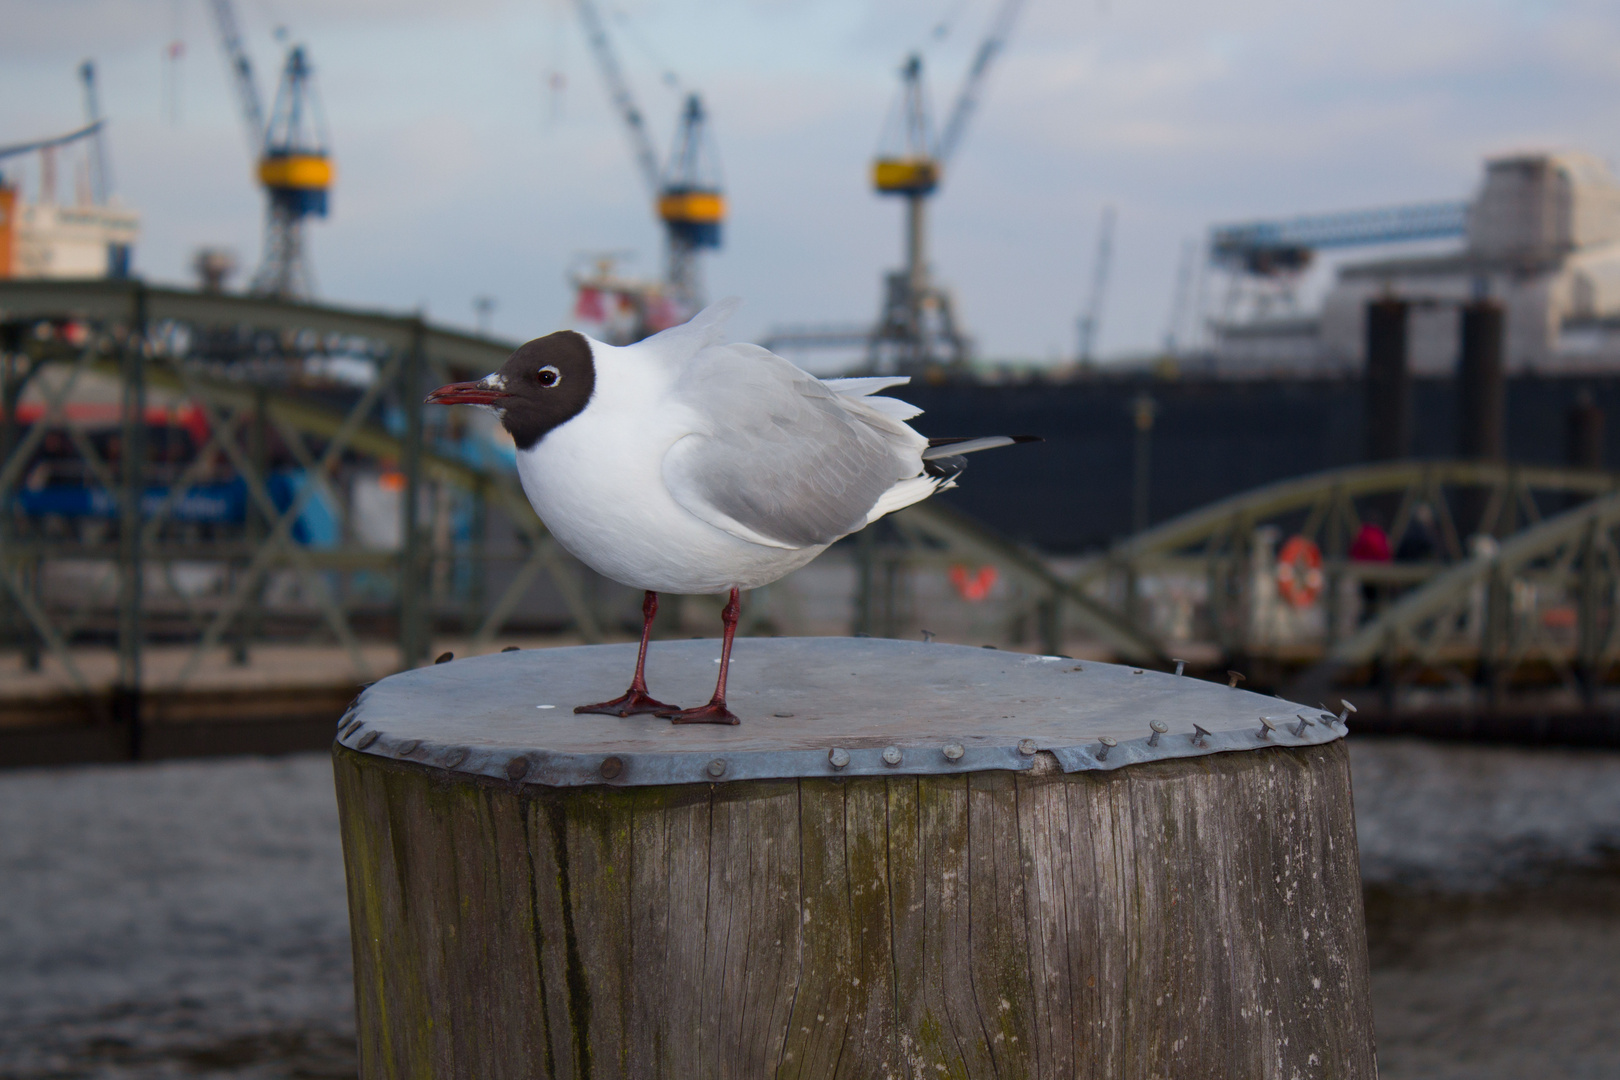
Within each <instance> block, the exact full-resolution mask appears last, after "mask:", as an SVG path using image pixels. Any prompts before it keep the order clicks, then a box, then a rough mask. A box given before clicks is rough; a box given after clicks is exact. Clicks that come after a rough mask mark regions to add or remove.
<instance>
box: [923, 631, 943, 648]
mask: <svg viewBox="0 0 1620 1080" xmlns="http://www.w3.org/2000/svg"><path fill="white" fill-rule="evenodd" d="M938 636H939V635H938V634H936V633H934V632H933V631H932V630H924V631H923V632H922V639H923V644H924V645H926V644H928V643H929V642H930V641H933V640H934V639H935V638H936V637H938Z"/></svg>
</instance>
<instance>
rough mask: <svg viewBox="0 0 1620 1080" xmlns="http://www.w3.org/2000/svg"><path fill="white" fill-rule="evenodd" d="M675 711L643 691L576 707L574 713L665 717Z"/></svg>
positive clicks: (630, 691) (672, 706)
mask: <svg viewBox="0 0 1620 1080" xmlns="http://www.w3.org/2000/svg"><path fill="white" fill-rule="evenodd" d="M674 711H675V706H674V705H665V704H664V703H663V702H662V701H658V700H656V699H654V698H652V697H649V696H648V695H647V692H646V691H645V690H635V689H631V690H627V691H625V693H624V695H623V696H622V697H616V698H614V699H613V700H612V701H603V702H599V703H598V704H596V705H576V706H574V712H576V713H600V714H601V715H603V716H645V715H647V714H648V713H652V714H654V715H656V716H666V715H668V714H669V713H671V712H674Z"/></svg>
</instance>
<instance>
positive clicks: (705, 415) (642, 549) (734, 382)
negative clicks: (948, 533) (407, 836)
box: [427, 299, 1040, 724]
mask: <svg viewBox="0 0 1620 1080" xmlns="http://www.w3.org/2000/svg"><path fill="white" fill-rule="evenodd" d="M740 304H741V302H740V301H738V300H736V299H728V300H722V301H720V302H718V303H716V304H712V305H710V306H709V307H707V308H705V309H704V310H703V311H701V312H699V313H698V314H697V315H696V316H694V317H693V318H692V319H691V321H689V322H687V323H685V324H682V325H679V326H674V327H671V328H669V329H667V330H664V331H663V332H661V333H659V334H656V335H654V336H652V337H649V338H647V339H645V340H643V341H639V342H637V343H635V344H633V345H626V346H613V345H606V344H603V343H602V342H600V341H595V340H593V339H591V338H588V337H586V336H585V335H584V334H581V333H578V332H576V331H573V330H562V331H558V332H557V333H554V334H548V335H547V336H545V337H542V338H536V339H535V340H533V341H530V342H528V343H527V344H525V345H522V346H520V347H519V348H518V349H517V351H516V352H514V353H512V355H511V357H510V358H508V359H507V361H506V363H505V364H503V365H502V366H501V369H500V370H499V371H497V372H494V373H493V374H490V375H486V376H485V377H484V378H482V379H479V380H477V381H475V382H460V383H451V384H450V385H448V386H441V387H439V388H438V389H437V390H435V391H433V392H432V393H431V394H429V395H428V397H427V401H428V403H429V404H438V405H458V404H459V405H475V406H478V407H480V408H484V409H488V410H490V411H492V412H494V413H495V415H496V416H498V417H499V418H500V422H501V425H502V426H503V427H504V428H505V429H506V431H507V432H508V433H510V434H511V436H512V440H513V442H514V443H515V444H516V445H517V471H518V477H519V479H520V480H521V481H522V484H523V491H524V494H525V495H527V496H528V499H529V502H530V504H531V505H533V507H534V509H535V512H536V513H537V514H539V515H540V519H541V520H542V521H543V522H544V523H545V526H546V528H547V529H548V530H550V532H551V535H552V536H553V537H555V538H556V540H557V542H558V543H559V544H561V545H562V546H563V548H565V549H566V550H567V551H568V552H569V553H570V554H572V555H573V556H574V557H575V558H577V559H579V560H580V561H581V562H583V563H584V564H585V565H586V566H589V567H590V568H591V569H593V570H595V571H596V572H597V573H599V574H601V575H603V576H604V577H607V578H611V579H612V580H614V581H617V582H620V583H621V584H624V585H627V586H630V587H631V588H635V589H641V590H643V592H644V596H643V599H642V605H641V615H642V626H641V649H640V651H639V652H638V653H637V654H636V671H635V676H634V678H633V679H632V681H631V683H630V688H629V690H627V691H626V692H625V693H624V694H623V695H621V696H619V697H616V698H614V699H612V700H610V701H603V702H599V703H597V704H594V705H581V706H579V707H577V708H576V709H575V710H574V712H576V713H601V714H607V715H614V716H631V715H639V714H649V713H650V714H653V715H656V716H659V717H663V718H666V719H669V720H672V721H674V722H675V723H677V724H736V723H738V722H739V721H738V718H737V717H736V716H735V715H734V714H733V713H732V712H731V711H730V710H729V709H728V708H727V707H726V675H727V673H728V671H729V669H730V666H731V643H732V638H733V637H734V636H735V635H736V632H737V618H738V616H739V615H740V614H741V611H742V607H741V603H740V600H739V595H740V591H741V590H743V589H757V588H759V587H760V586H762V585H768V584H770V583H771V582H773V581H776V580H777V579H778V578H781V577H783V576H785V575H787V574H789V573H791V572H792V571H794V570H797V569H798V568H799V567H801V566H803V565H805V564H806V563H808V562H809V561H810V560H811V559H814V558H815V557H816V556H817V555H819V554H821V553H822V552H823V551H825V550H826V549H827V547H828V545H830V544H832V543H833V542H834V541H836V540H839V539H840V538H842V537H845V536H848V535H849V534H850V533H853V532H857V531H859V530H860V529H863V528H865V527H866V526H868V525H870V524H871V523H872V522H874V521H876V520H877V519H878V518H880V517H882V516H883V515H885V514H889V513H893V512H894V511H896V510H899V509H901V508H902V507H906V506H910V505H911V504H912V503H915V502H918V501H920V500H922V499H926V498H927V497H928V496H930V495H932V494H934V493H935V492H937V491H944V490H946V489H948V488H951V487H954V486H955V484H956V477H957V475H958V474H959V473H961V471H962V468H963V465H964V464H965V463H964V461H963V459H962V455H964V454H967V453H972V452H974V451H977V450H988V449H991V448H993V447H999V446H1010V445H1012V444H1014V443H1021V442H1038V441H1040V440H1039V439H1038V438H1037V437H1036V436H1031V435H997V436H988V437H980V438H946V439H929V438H926V437H925V436H923V435H920V434H918V433H917V432H916V431H914V430H912V428H911V427H910V426H909V425H908V424H907V423H906V421H907V420H910V419H911V418H913V417H915V416H917V415H918V414H919V413H921V412H922V410H921V409H919V408H917V407H916V406H914V405H909V404H907V403H906V402H903V401H900V400H897V399H895V398H890V397H882V396H878V395H877V392H878V391H880V390H886V389H888V388H890V387H894V386H900V385H903V384H904V383H906V382H908V381H909V379H908V378H906V377H904V376H898V377H895V376H879V377H873V378H850V379H825V380H823V379H818V378H816V377H815V376H813V375H811V374H809V373H808V372H806V371H803V370H801V369H799V368H798V367H796V366H794V365H793V364H791V363H789V362H788V361H787V360H784V359H783V358H782V357H780V356H777V355H776V354H774V353H772V352H771V351H770V350H768V349H765V348H762V347H760V346H758V345H747V344H740V343H739V344H727V343H725V341H724V336H725V335H724V325H725V322H726V320H727V319H728V318H729V317H730V316H731V315H732V314H733V313H734V312H735V311H736V309H737V308H738V307H739V306H740ZM661 592H672V593H677V594H684V595H690V594H704V593H707V594H728V599H727V601H726V605H725V607H724V608H723V609H721V612H720V618H721V624H722V627H723V630H724V637H723V639H722V644H721V648H720V675H719V678H718V680H717V681H716V683H715V689H714V695H713V697H712V698H711V699H710V701H709V702H708V704H706V705H700V706H697V707H695V708H689V709H681V708H678V707H676V706H673V705H666V704H665V703H663V702H661V701H658V700H657V699H655V698H653V697H652V696H651V694H650V693H649V692H648V690H647V680H646V663H647V642H648V639H649V637H650V635H651V633H652V623H653V617H654V616H655V615H657V613H658V594H659V593H661Z"/></svg>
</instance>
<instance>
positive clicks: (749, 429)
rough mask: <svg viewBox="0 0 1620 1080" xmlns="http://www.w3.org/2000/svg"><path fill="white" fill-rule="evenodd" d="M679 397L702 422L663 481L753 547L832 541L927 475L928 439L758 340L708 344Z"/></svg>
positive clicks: (674, 455)
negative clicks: (891, 493)
mask: <svg viewBox="0 0 1620 1080" xmlns="http://www.w3.org/2000/svg"><path fill="white" fill-rule="evenodd" d="M677 393H678V394H680V395H681V396H682V399H683V401H684V403H685V404H686V405H687V406H688V407H690V408H692V409H693V410H695V411H696V412H697V413H698V414H699V416H700V417H702V418H703V421H704V423H703V428H704V430H703V431H701V432H700V433H697V434H693V435H688V436H686V437H685V438H683V439H681V440H679V441H678V442H676V443H675V445H674V446H673V447H671V448H670V450H669V452H668V454H666V455H665V458H664V464H663V475H664V483H665V485H666V486H667V487H668V488H669V491H670V494H671V495H673V496H674V498H675V501H676V502H678V503H680V505H681V506H683V507H685V508H686V509H687V510H688V511H690V512H691V513H693V514H695V515H697V516H698V517H699V518H702V519H703V520H705V521H707V522H709V523H710V524H712V525H715V526H717V527H718V528H721V529H725V530H726V531H727V532H730V533H732V534H733V535H736V536H739V537H742V538H743V539H746V540H750V541H753V542H755V543H765V544H768V545H770V546H776V547H788V548H802V547H810V546H814V545H819V544H829V543H831V542H832V541H834V540H836V539H838V538H839V537H841V536H844V535H846V534H848V533H851V532H854V531H855V530H856V529H858V528H860V527H861V526H862V525H864V524H865V523H866V518H867V514H868V513H869V512H870V511H871V510H872V508H873V507H874V506H876V505H877V503H878V500H879V499H881V498H882V497H883V494H884V493H885V492H887V491H888V490H889V489H890V488H892V487H893V486H894V485H895V484H896V483H898V482H900V481H902V480H904V479H906V478H908V477H912V476H916V475H917V474H918V473H919V472H920V471H921V467H922V460H921V452H922V449H923V447H925V446H926V440H924V439H923V438H922V436H920V435H918V434H917V433H916V432H914V431H912V430H911V429H910V428H909V427H907V426H906V425H905V424H903V423H900V422H898V421H897V420H894V419H892V418H891V417H888V416H886V415H884V414H883V413H882V412H881V411H879V410H876V409H868V408H865V407H863V406H861V405H860V404H859V403H858V402H857V403H853V404H852V403H851V401H850V399H848V398H845V397H842V396H841V395H838V394H836V393H834V392H833V391H832V390H831V389H829V388H828V387H827V386H826V384H824V383H822V382H821V381H820V380H819V379H816V378H815V377H813V376H811V375H809V374H808V373H806V372H803V371H800V370H799V369H798V368H796V367H794V366H793V365H792V364H789V363H788V362H787V361H786V360H783V359H782V358H781V357H778V356H775V355H774V354H772V353H770V352H768V351H767V350H765V349H762V348H760V347H759V346H757V345H720V346H712V347H710V348H707V349H704V350H703V351H702V352H700V353H699V354H698V355H697V356H696V357H694V358H693V360H692V362H691V365H690V366H689V367H688V369H687V371H686V372H685V377H683V378H682V379H681V381H680V389H679V390H678V391H677Z"/></svg>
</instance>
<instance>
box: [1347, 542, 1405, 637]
mask: <svg viewBox="0 0 1620 1080" xmlns="http://www.w3.org/2000/svg"><path fill="white" fill-rule="evenodd" d="M1394 557H1395V556H1394V552H1392V551H1391V550H1390V547H1389V534H1388V533H1387V532H1385V531H1384V529H1383V526H1381V525H1379V524H1377V523H1376V522H1372V521H1365V522H1362V525H1361V528H1360V529H1359V530H1358V531H1357V532H1356V537H1355V539H1354V540H1352V541H1350V561H1351V562H1360V563H1387V562H1390V561H1392V560H1393V559H1394ZM1380 591H1381V590H1380V589H1379V585H1378V582H1376V581H1368V580H1366V579H1365V578H1363V579H1362V581H1361V621H1362V622H1368V621H1370V620H1371V619H1372V617H1373V616H1374V615H1376V614H1378V601H1379V598H1380V595H1379V594H1380Z"/></svg>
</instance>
